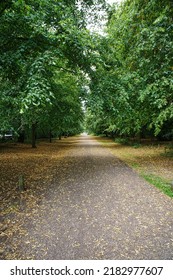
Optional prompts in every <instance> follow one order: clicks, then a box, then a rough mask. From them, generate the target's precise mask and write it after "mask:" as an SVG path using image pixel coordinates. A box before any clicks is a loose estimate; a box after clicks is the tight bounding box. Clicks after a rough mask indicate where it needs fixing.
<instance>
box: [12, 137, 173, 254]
mask: <svg viewBox="0 0 173 280" xmlns="http://www.w3.org/2000/svg"><path fill="white" fill-rule="evenodd" d="M64 143H65V145H71V148H70V149H68V152H67V153H65V156H64V157H63V158H61V160H60V161H57V165H56V166H55V169H54V170H53V171H52V172H53V173H54V176H53V179H52V183H51V185H50V186H48V188H47V190H46V192H45V193H44V196H43V198H42V200H41V201H40V204H39V205H38V207H37V209H36V210H35V211H33V215H32V217H31V216H29V215H28V216H27V215H26V216H25V223H24V228H23V231H24V234H23V236H22V238H21V241H20V245H19V246H18V247H17V248H16V252H18V253H16V258H18V259H66V260H67V259H173V201H172V200H171V199H170V198H169V197H167V196H165V195H164V194H162V193H161V192H160V191H158V190H157V189H155V188H154V187H153V186H150V185H149V184H148V183H146V182H145V181H144V180H143V179H142V178H140V177H139V176H138V175H137V174H136V173H135V172H134V171H133V170H132V169H131V168H129V167H128V166H127V165H126V164H125V163H123V162H122V161H120V160H119V159H118V158H116V157H115V156H113V155H112V154H111V153H110V151H109V150H108V149H107V148H105V147H104V146H102V145H101V144H100V143H98V142H97V141H96V140H95V139H93V138H92V137H89V136H84V135H83V136H80V137H75V138H68V139H66V140H65V142H64ZM18 238H19V237H18V236H17V234H16V236H14V237H13V239H12V243H14V244H15V239H16V240H17V239H18ZM19 252H20V253H19Z"/></svg>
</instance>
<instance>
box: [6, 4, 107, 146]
mask: <svg viewBox="0 0 173 280" xmlns="http://www.w3.org/2000/svg"><path fill="white" fill-rule="evenodd" d="M99 4H102V5H104V0H95V1H91V0H81V1H68V0H63V1H57V0H49V1H46V0H36V1H34V0H11V1H10V0H9V1H1V3H0V15H1V17H0V42H1V43H0V81H1V83H0V90H1V96H0V109H1V111H0V121H1V130H6V129H10V128H11V127H14V124H15V126H16V127H15V129H16V132H20V130H21V131H23V129H24V127H26V126H28V127H32V129H33V147H34V146H35V143H34V138H35V137H34V134H35V128H36V126H38V125H39V124H41V123H43V122H46V118H49V119H50V117H49V114H52V111H53V112H55V108H56V107H57V104H58V102H59V103H61V104H62V102H63V101H62V100H63V98H61V97H60V95H59V94H58V93H57V92H60V91H61V90H59V87H58V86H59V81H58V78H59V75H58V74H57V69H60V70H61V71H59V73H60V72H63V71H64V72H65V73H70V72H71V74H72V76H74V77H76V78H74V77H72V80H73V81H74V79H76V83H77V81H78V77H80V75H81V73H83V75H84V73H85V72H87V71H89V70H90V60H89V55H90V34H89V32H88V31H87V29H86V18H87V10H88V9H89V8H90V7H92V6H95V7H96V5H97V6H98V7H99ZM81 71H82V72H81ZM80 72H81V73H80ZM55 76H56V78H55ZM60 76H61V78H62V74H61V75H60ZM60 80H61V79H60ZM61 81H62V80H61ZM65 82H68V83H69V84H68V85H66V86H67V87H68V88H70V83H71V81H70V78H69V79H66V80H65V81H64V83H65ZM65 94H66V93H65ZM70 94H72V92H71V93H70ZM74 95H75V93H73V95H72V96H73V97H74ZM59 98H60V100H58V99H59ZM75 100H76V99H75ZM64 102H65V103H64V104H63V105H62V106H61V110H60V111H59V113H56V114H55V115H57V116H58V119H62V118H63V117H64V118H65V119H66V120H67V119H68V117H67V115H65V114H66V113H67V110H64V111H63V110H62V107H64V106H65V104H66V105H67V103H68V104H69V106H72V108H71V110H72V111H73V109H74V108H75V109H74V111H75V110H77V108H78V110H79V113H78V114H79V115H80V114H81V102H79V96H78V99H77V104H75V102H71V103H70V102H67V100H66V98H65V101H64ZM79 104H80V105H79ZM59 107H60V106H59ZM73 107H74V108H73ZM69 110H70V109H69ZM60 112H61V113H62V114H61V113H60ZM78 114H77V115H78ZM60 115H61V116H60ZM62 115H63V116H62ZM72 118H73V121H72ZM70 120H71V121H70V122H67V121H66V122H64V121H61V126H63V125H65V128H63V127H62V128H61V129H62V130H64V129H67V126H68V125H69V126H70V128H72V122H73V124H74V123H75V120H76V121H77V123H78V118H76V115H75V114H71V117H70ZM67 123H68V125H67ZM73 126H75V125H73ZM59 129H60V127H59Z"/></svg>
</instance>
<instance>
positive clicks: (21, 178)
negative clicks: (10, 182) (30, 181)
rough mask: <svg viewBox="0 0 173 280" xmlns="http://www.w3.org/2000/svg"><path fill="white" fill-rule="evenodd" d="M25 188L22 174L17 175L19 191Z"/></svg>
mask: <svg viewBox="0 0 173 280" xmlns="http://www.w3.org/2000/svg"><path fill="white" fill-rule="evenodd" d="M24 190H25V184H24V176H23V175H20V176H19V191H20V192H23V191H24Z"/></svg>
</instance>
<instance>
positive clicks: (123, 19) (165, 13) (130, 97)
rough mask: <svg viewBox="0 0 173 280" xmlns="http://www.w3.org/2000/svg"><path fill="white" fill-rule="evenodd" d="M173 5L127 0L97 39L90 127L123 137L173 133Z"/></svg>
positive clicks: (113, 12) (89, 105) (112, 12)
mask: <svg viewBox="0 0 173 280" xmlns="http://www.w3.org/2000/svg"><path fill="white" fill-rule="evenodd" d="M172 16H173V2H172V0H125V1H124V2H123V4H122V5H120V6H116V5H115V6H113V7H112V8H111V9H110V10H109V13H108V24H107V30H106V35H105V36H97V45H96V49H95V64H94V65H93V69H94V71H93V73H92V75H91V83H90V92H89V94H88V102H87V121H86V126H87V129H88V130H89V131H90V132H91V131H92V132H95V133H112V134H116V135H123V136H138V137H140V136H149V135H150V136H162V137H165V138H166V137H167V138H170V137H171V136H172V135H173V17H172Z"/></svg>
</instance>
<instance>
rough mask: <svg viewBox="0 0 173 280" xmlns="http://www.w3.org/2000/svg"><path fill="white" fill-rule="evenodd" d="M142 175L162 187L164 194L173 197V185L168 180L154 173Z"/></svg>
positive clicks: (156, 185) (151, 182)
mask: <svg viewBox="0 0 173 280" xmlns="http://www.w3.org/2000/svg"><path fill="white" fill-rule="evenodd" d="M141 175H142V177H143V178H144V179H145V180H146V181H148V182H149V183H150V184H152V185H154V186H155V187H157V188H158V189H160V190H161V191H162V192H163V193H164V194H166V195H168V196H169V197H171V198H173V187H172V186H171V184H169V183H168V182H167V181H166V180H164V179H162V178H160V177H157V176H155V175H152V174H149V175H148V174H141Z"/></svg>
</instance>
